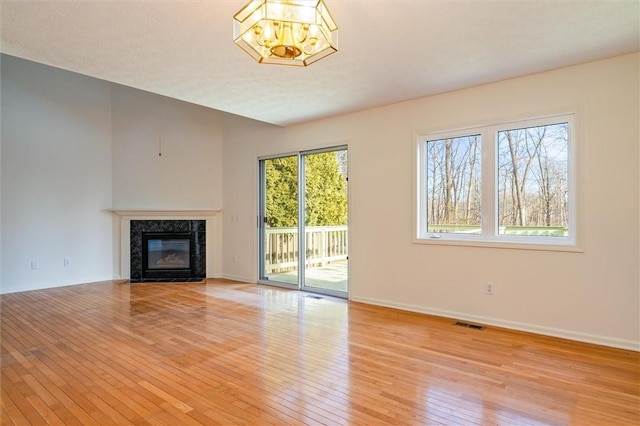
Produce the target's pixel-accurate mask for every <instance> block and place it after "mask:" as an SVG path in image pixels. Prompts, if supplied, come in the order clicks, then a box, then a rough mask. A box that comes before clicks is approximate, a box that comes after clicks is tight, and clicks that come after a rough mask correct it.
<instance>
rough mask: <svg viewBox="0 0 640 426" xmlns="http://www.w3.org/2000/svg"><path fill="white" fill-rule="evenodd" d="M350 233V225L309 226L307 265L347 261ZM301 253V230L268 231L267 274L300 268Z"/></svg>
mask: <svg viewBox="0 0 640 426" xmlns="http://www.w3.org/2000/svg"><path fill="white" fill-rule="evenodd" d="M347 230H348V227H347V226H307V227H306V228H305V236H306V238H305V243H306V244H305V253H306V261H305V264H306V266H307V267H309V266H324V265H326V264H327V263H331V262H335V261H338V260H345V259H346V258H347V255H348V253H349V246H348V238H347ZM298 253H299V250H298V228H296V227H293V228H266V232H265V262H264V263H265V269H266V271H265V272H267V273H274V272H285V271H288V270H292V269H295V268H297V266H298Z"/></svg>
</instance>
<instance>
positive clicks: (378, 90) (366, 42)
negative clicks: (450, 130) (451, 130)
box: [0, 0, 640, 125]
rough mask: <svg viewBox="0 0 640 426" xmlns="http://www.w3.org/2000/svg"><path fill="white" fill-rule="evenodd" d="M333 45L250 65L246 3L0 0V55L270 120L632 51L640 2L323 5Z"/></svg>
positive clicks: (638, 45)
mask: <svg viewBox="0 0 640 426" xmlns="http://www.w3.org/2000/svg"><path fill="white" fill-rule="evenodd" d="M326 3H327V6H328V7H329V9H330V10H331V12H332V14H333V16H334V18H335V20H336V22H337V24H338V26H339V46H338V47H339V50H338V52H337V53H335V54H333V55H331V56H329V57H328V58H326V59H323V60H321V61H319V62H317V63H315V64H313V65H311V66H309V67H307V68H297V67H283V66H277V65H261V64H258V63H256V62H254V61H253V60H252V59H251V58H250V57H249V56H248V55H247V54H246V53H245V52H243V51H242V50H240V49H239V48H238V47H237V46H235V45H234V44H233V42H232V17H233V15H234V14H235V12H237V11H238V10H239V9H240V8H241V7H242V6H243V5H244V4H245V1H243V0H240V1H232V0H210V1H205V0H200V1H187V0H164V1H153V0H137V1H95V0H87V1H81V0H76V1H56V0H50V1H22V0H20V1H2V2H1V10H0V13H1V15H2V16H1V23H2V29H1V32H2V45H1V50H2V52H3V53H7V54H10V55H13V56H17V57H20V58H24V59H29V60H32V61H36V62H40V63H44V64H48V65H52V66H55V67H59V68H63V69H67V70H71V71H75V72H78V73H81V74H86V75H89V76H92V77H97V78H101V79H104V80H108V81H112V82H116V83H120V84H123V85H127V86H131V87H135V88H139V89H142V90H146V91H150V92H154V93H158V94H161V95H165V96H169V97H173V98H177V99H181V100H184V101H188V102H192V103H195V104H200V105H204V106H207V107H210V108H214V109H217V110H221V111H225V112H229V113H233V114H237V115H241V116H245V117H249V118H252V119H255V120H260V121H264V122H268V123H273V124H277V125H290V124H294V123H299V122H303V121H308V120H313V119H317V118H321V117H328V116H332V115H337V114H342V113H346V112H351V111H358V110H363V109H367V108H371V107H376V106H381V105H386V104H391V103H395V102H400V101H403V100H407V99H414V98H418V97H423V96H427V95H432V94H436V93H442V92H446V91H451V90H456V89H460V88H464V87H469V86H474V85H478V84H483V83H488V82H493V81H497V80H502V79H505V78H510V77H516V76H520V75H525V74H531V73H536V72H541V71H545V70H549V69H553V68H558V67H563V66H568V65H573V64H578V63H583V62H588V61H592V60H597V59H602V58H607V57H612V56H616V55H620V54H625V53H631V52H637V51H639V50H640V40H639V38H640V24H639V21H640V2H639V1H638V0H632V1H616V0H609V1H586V0H585V1H549V0H547V1H544V0H539V1H533V0H502V1H498V0H495V1H491V0H484V1H481V0H475V1H471V0H458V1H432V0H423V1H420V0H414V1H402V0H393V1H376V0H362V1H356V0H326Z"/></svg>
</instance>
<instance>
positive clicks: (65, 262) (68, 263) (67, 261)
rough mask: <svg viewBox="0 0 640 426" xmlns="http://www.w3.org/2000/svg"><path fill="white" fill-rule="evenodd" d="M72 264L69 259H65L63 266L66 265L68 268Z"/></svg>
mask: <svg viewBox="0 0 640 426" xmlns="http://www.w3.org/2000/svg"><path fill="white" fill-rule="evenodd" d="M70 264H71V260H69V259H66V258H65V259H64V261H63V265H64V267H65V268H66V267H68V266H69V265H70Z"/></svg>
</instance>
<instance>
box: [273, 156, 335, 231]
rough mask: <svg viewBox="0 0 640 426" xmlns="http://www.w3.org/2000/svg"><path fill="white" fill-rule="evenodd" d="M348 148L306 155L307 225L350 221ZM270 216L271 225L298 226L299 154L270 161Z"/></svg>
mask: <svg viewBox="0 0 640 426" xmlns="http://www.w3.org/2000/svg"><path fill="white" fill-rule="evenodd" d="M346 155H347V151H332V152H323V153H318V154H309V155H305V156H304V157H303V158H304V161H305V178H306V186H305V199H306V206H305V207H306V211H305V224H306V225H307V226H339V225H346V224H347V181H346V172H347V171H346V163H347V157H346ZM265 163H266V166H265V169H266V215H267V220H268V226H270V227H295V226H297V225H298V166H297V157H296V156H292V157H284V158H275V159H270V160H267V161H266V162H265Z"/></svg>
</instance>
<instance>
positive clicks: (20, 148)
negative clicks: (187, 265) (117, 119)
mask: <svg viewBox="0 0 640 426" xmlns="http://www.w3.org/2000/svg"><path fill="white" fill-rule="evenodd" d="M110 102H111V95H110V85H109V84H108V83H106V82H102V81H99V80H95V79H92V78H88V77H84V76H81V75H79V74H74V73H70V72H66V71H62V70H57V69H53V68H50V67H46V66H44V65H39V64H35V63H32V62H28V61H23V60H20V59H17V58H13V57H9V56H3V57H2V169H1V173H2V174H1V179H2V192H1V194H2V216H1V217H2V224H1V229H2V253H3V257H2V289H1V291H2V292H14V291H22V290H29V289H34V288H42V287H55V286H60V285H68V284H74V283H81V282H91V281H100V280H105V279H110V278H111V277H112V225H111V215H110V213H109V212H108V211H106V209H109V208H110V207H111V108H110ZM65 258H67V259H69V261H70V263H69V266H66V267H65V266H64V259H65ZM31 262H36V264H37V269H35V270H32V269H31Z"/></svg>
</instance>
